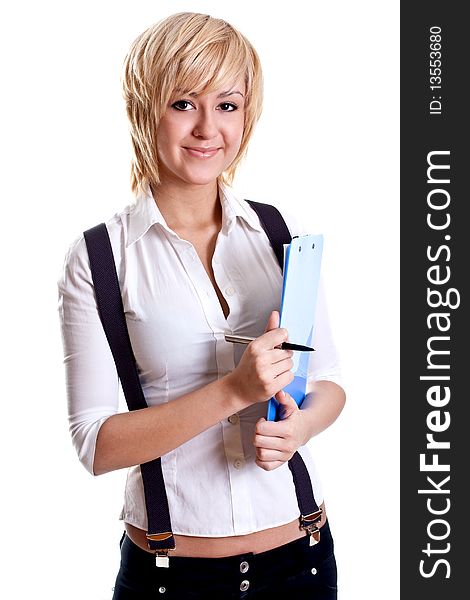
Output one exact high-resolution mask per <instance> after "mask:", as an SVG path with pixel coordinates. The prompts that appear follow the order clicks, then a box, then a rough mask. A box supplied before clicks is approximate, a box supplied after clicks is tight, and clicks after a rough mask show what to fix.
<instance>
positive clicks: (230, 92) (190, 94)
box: [183, 90, 245, 98]
mask: <svg viewBox="0 0 470 600" xmlns="http://www.w3.org/2000/svg"><path fill="white" fill-rule="evenodd" d="M183 93H185V92H183ZM233 94H240V96H241V97H242V98H244V97H245V96H244V95H243V94H242V93H241V92H239V91H238V90H230V91H227V92H221V93H220V94H219V95H218V96H217V98H226V97H227V96H233ZM188 96H192V97H193V98H197V97H198V96H199V94H196V92H191V93H189V94H188Z"/></svg>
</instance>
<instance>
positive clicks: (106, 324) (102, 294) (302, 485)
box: [84, 200, 322, 566]
mask: <svg viewBox="0 0 470 600" xmlns="http://www.w3.org/2000/svg"><path fill="white" fill-rule="evenodd" d="M248 202H249V204H250V205H251V206H252V208H253V209H254V210H255V212H256V213H257V214H258V216H259V219H260V221H261V224H262V226H263V228H264V230H265V232H266V235H267V236H268V239H269V241H270V243H271V245H272V247H273V250H274V253H275V255H276V258H277V260H278V262H279V266H280V268H281V271H282V268H283V263H284V248H283V244H288V243H289V242H290V241H291V235H290V232H289V229H288V227H287V225H286V223H285V221H284V219H283V218H282V215H281V213H280V212H279V211H278V210H277V208H276V207H274V206H271V205H269V204H264V203H260V202H254V201H252V200H248ZM84 237H85V242H86V246H87V250H88V255H89V259H90V268H91V274H92V279H93V285H94V288H95V295H96V302H97V306H98V312H99V315H100V318H101V322H102V324H103V328H104V331H105V334H106V337H107V339H108V342H109V345H110V348H111V352H112V355H113V358H114V361H115V363H116V369H117V372H118V376H119V379H120V381H121V386H122V389H123V392H124V396H125V398H126V402H127V406H128V408H129V410H137V409H140V408H145V407H146V406H147V403H146V401H145V397H144V394H143V391H142V386H141V384H140V379H139V374H138V370H137V364H136V360H135V356H134V353H133V350H132V345H131V341H130V338H129V332H128V329H127V324H126V318H125V315H124V308H123V304H122V297H121V291H120V287H119V280H118V276H117V273H116V265H115V262H114V256H113V252H112V247H111V242H110V239H109V235H108V230H107V228H106V225H105V224H104V223H101V224H100V225H97V226H96V227H93V228H92V229H89V230H87V231H85V232H84ZM288 464H289V469H290V471H291V473H292V477H293V481H294V485H295V491H296V495H297V502H298V504H299V509H300V527H301V528H302V529H304V530H305V531H306V532H307V533H308V534H309V535H310V536H311V537H310V541H311V544H314V543H316V542H318V541H319V539H320V532H319V529H318V527H317V523H318V522H319V520H320V518H321V513H322V510H321V509H319V508H318V505H317V503H316V502H315V498H314V495H313V489H312V484H311V481H310V476H309V474H308V471H307V467H306V466H305V463H304V461H303V459H302V457H301V456H300V454H299V453H298V452H295V454H294V455H293V456H292V458H291V459H290V461H289V463H288ZM140 468H141V472H142V480H143V485H144V495H145V504H146V510H147V519H148V531H147V540H148V546H149V548H151V549H152V550H155V552H156V556H157V566H168V551H169V550H172V549H174V548H175V540H174V537H173V533H172V528H171V520H170V510H169V507H168V499H167V495H166V491H165V482H164V479H163V473H162V466H161V459H160V458H157V459H155V460H152V461H150V462H147V463H144V464H142V465H140Z"/></svg>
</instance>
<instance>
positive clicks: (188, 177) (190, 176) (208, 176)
mask: <svg viewBox="0 0 470 600" xmlns="http://www.w3.org/2000/svg"><path fill="white" fill-rule="evenodd" d="M222 173H223V170H222V171H219V170H218V169H217V170H212V171H210V172H206V173H186V174H185V176H184V177H182V179H183V180H184V181H185V182H186V183H188V184H191V185H207V184H208V183H213V182H214V181H216V180H217V178H218V177H219V176H220V175H221V174H222Z"/></svg>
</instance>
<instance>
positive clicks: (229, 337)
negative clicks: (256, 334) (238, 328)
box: [225, 333, 315, 352]
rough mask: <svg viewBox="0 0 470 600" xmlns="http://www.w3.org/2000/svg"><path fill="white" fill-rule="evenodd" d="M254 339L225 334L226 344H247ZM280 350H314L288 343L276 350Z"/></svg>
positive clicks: (283, 343)
mask: <svg viewBox="0 0 470 600" xmlns="http://www.w3.org/2000/svg"><path fill="white" fill-rule="evenodd" d="M254 339H255V338H253V337H248V336H244V335H230V334H228V333H226V334H225V340H226V341H227V342H233V343H234V344H249V343H250V342H252V341H253V340H254ZM279 347H280V348H281V349H282V350H300V351H301V352H313V351H314V350H315V348H310V346H302V345H300V344H291V343H290V342H282V344H281V345H280V346H278V348H279Z"/></svg>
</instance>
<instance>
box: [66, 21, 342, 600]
mask: <svg viewBox="0 0 470 600" xmlns="http://www.w3.org/2000/svg"><path fill="white" fill-rule="evenodd" d="M124 92H125V99H126V105H127V113H128V117H129V121H130V125H131V135H132V141H133V145H134V151H135V158H134V161H133V166H132V189H133V191H134V192H135V193H136V196H137V200H136V203H135V204H133V205H132V206H130V207H127V208H126V209H125V210H124V211H123V212H121V213H119V214H117V215H116V216H115V217H114V218H113V219H111V220H110V221H108V222H107V224H106V225H107V230H108V233H109V236H110V240H111V245H112V249H113V254H114V260H115V262H116V267H117V273H118V276H119V285H120V289H121V294H122V299H123V304H124V310H125V315H126V321H127V327H128V329H129V335H130V339H131V343H132V347H133V350H134V354H135V357H136V362H137V365H138V369H139V377H140V382H141V384H142V388H143V392H144V395H145V400H146V403H147V405H148V408H144V409H142V410H136V411H132V412H126V413H118V379H117V374H116V367H115V364H114V361H113V357H112V354H111V352H110V349H109V346H108V342H107V339H106V336H105V334H104V332H103V328H102V325H101V322H100V319H99V316H98V312H97V306H96V300H95V295H94V290H93V284H92V277H91V274H90V266H89V259H88V255H87V250H86V246H85V242H84V239H83V237H80V238H79V239H78V240H77V241H76V242H75V243H74V244H73V245H72V246H71V248H70V251H69V253H68V256H67V258H66V262H65V269H64V275H63V277H62V278H61V280H60V282H59V291H60V315H61V323H62V330H63V339H64V353H65V356H66V360H65V364H66V370H67V391H68V400H69V418H70V427H71V433H72V439H73V442H74V445H75V447H76V449H77V452H78V455H79V458H80V460H81V461H82V463H83V464H84V465H85V467H86V468H87V469H88V470H89V471H90V473H92V474H94V475H100V474H103V473H107V472H109V471H112V470H115V469H122V468H129V471H128V478H127V483H126V489H125V499H124V506H123V510H122V514H121V518H122V520H123V521H124V526H125V534H124V535H123V538H122V540H121V557H122V559H121V568H120V570H119V573H118V575H117V579H116V585H115V591H114V598H115V599H123V598H147V597H148V598H150V597H154V596H155V594H157V593H159V594H162V595H164V597H169V598H178V600H183V599H185V598H205V599H206V598H217V599H218V600H223V599H224V598H245V597H246V598H273V597H279V596H276V594H280V595H281V596H283V595H284V594H285V595H288V594H290V596H291V597H294V598H304V597H305V598H307V597H308V598H335V597H336V565H335V559H334V554H333V542H332V538H331V534H330V532H329V528H328V523H327V520H326V513H325V510H324V504H323V503H322V495H321V489H320V485H319V481H318V477H317V476H316V474H315V468H314V465H313V461H312V458H311V456H310V455H309V452H308V449H307V448H306V447H305V444H306V442H307V441H308V440H309V439H310V438H311V437H312V436H314V435H316V434H318V433H320V432H321V431H322V430H324V429H325V428H326V427H328V426H329V425H330V424H331V423H332V422H333V421H334V420H335V419H336V418H337V416H338V415H339V413H340V412H341V410H342V408H343V405H344V399H345V396H344V392H343V390H342V388H341V386H340V379H339V368H338V363H337V358H336V354H335V351H334V345H333V342H332V340H331V335H330V330H329V325H328V318H327V314H326V308H325V305H324V296H323V293H322V291H321V290H320V297H319V301H318V308H317V317H316V331H315V335H316V338H315V345H316V352H315V356H314V357H313V358H312V360H311V366H310V371H309V388H308V391H309V393H308V394H307V396H306V398H305V400H304V402H303V404H302V410H300V409H299V408H298V407H297V405H296V403H295V402H294V400H293V399H292V398H291V397H290V396H289V394H287V393H285V392H283V391H282V390H283V388H284V387H286V386H287V385H288V384H289V383H290V382H291V381H292V380H293V374H292V370H291V369H292V366H293V362H292V356H293V353H292V351H290V350H283V349H281V348H280V347H279V346H280V345H281V344H282V342H284V341H286V340H287V337H288V332H287V331H286V330H285V329H282V328H279V313H278V312H277V310H276V309H277V308H278V307H279V302H280V297H281V290H282V274H281V270H280V268H279V266H278V264H277V262H276V258H275V256H274V253H273V249H272V248H271V246H270V243H269V241H268V238H267V237H266V234H265V232H264V230H263V228H262V226H261V224H260V220H259V218H258V217H257V215H256V213H255V212H254V211H253V209H252V208H250V205H249V204H248V203H247V202H246V201H243V200H239V199H238V198H236V196H235V195H234V193H233V191H232V190H231V189H230V183H231V182H232V180H233V176H234V174H235V170H236V167H237V165H238V164H239V162H240V160H241V159H242V157H243V155H244V154H245V151H246V148H247V144H248V141H249V139H250V136H251V134H252V131H253V128H254V126H255V124H256V121H257V120H258V117H259V115H260V112H261V104H262V74H261V67H260V64H259V60H258V57H257V54H256V52H255V50H254V49H253V47H252V46H251V44H250V43H249V42H248V41H247V40H246V38H245V37H244V36H242V35H241V34H240V33H239V32H238V31H237V30H235V29H234V28H233V27H232V26H230V25H229V24H228V23H226V22H225V21H222V20H220V19H214V18H212V17H209V16H207V15H201V14H196V13H180V14H176V15H173V16H171V17H169V18H167V19H165V20H164V21H162V22H161V23H158V24H156V25H155V26H153V27H150V28H149V29H148V30H147V31H145V32H144V33H142V35H140V36H139V37H138V38H137V40H136V41H135V42H134V44H133V46H132V47H131V49H130V52H129V54H128V56H127V58H126V62H125V69H124ZM284 217H285V218H286V220H287V223H288V225H289V229H290V231H291V234H292V235H299V234H301V233H303V232H302V231H301V230H300V229H299V227H298V225H296V224H295V222H294V221H293V220H292V219H291V218H290V217H288V216H287V215H284ZM226 331H230V332H233V333H236V334H237V335H251V336H253V335H255V336H257V337H256V339H255V341H253V342H252V343H250V344H249V345H248V346H247V347H241V346H239V345H232V344H230V343H228V342H226V341H225V339H224V335H223V334H224V332H226ZM272 396H275V398H276V399H277V400H278V402H279V403H280V405H281V410H282V412H283V419H282V420H280V421H277V422H272V421H269V422H268V421H266V419H265V418H264V417H265V415H266V402H267V400H268V399H269V398H270V397H272ZM297 450H298V451H299V453H300V454H301V455H302V457H303V460H304V461H305V463H306V465H307V468H308V471H309V474H310V478H311V480H312V483H313V489H314V495H315V499H316V501H317V503H318V504H320V505H321V508H322V509H323V512H322V515H321V520H320V521H319V522H318V523H317V526H318V527H319V529H320V532H321V540H320V542H319V543H318V544H316V545H313V546H310V544H309V536H307V535H306V534H305V531H304V530H302V529H300V528H299V506H298V504H297V500H296V491H295V488H294V485H293V481H292V475H291V473H290V471H289V469H288V465H287V462H288V461H289V460H290V459H291V457H292V456H293V454H294V453H295V452H296V451H297ZM158 457H161V465H162V470H163V476H164V485H165V489H166V494H167V497H168V505H169V510H170V513H171V524H172V531H173V534H174V540H175V549H174V550H172V551H171V552H170V559H169V568H165V567H160V566H156V562H155V556H154V555H155V552H154V551H153V550H151V549H150V548H149V545H148V543H149V540H148V539H147V536H146V530H147V514H146V506H145V501H144V490H143V483H142V475H141V469H140V466H139V465H142V464H143V463H148V462H149V461H153V460H154V459H156V458H158ZM157 562H158V561H157ZM160 564H161V563H160Z"/></svg>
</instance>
